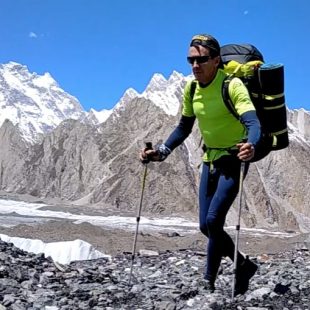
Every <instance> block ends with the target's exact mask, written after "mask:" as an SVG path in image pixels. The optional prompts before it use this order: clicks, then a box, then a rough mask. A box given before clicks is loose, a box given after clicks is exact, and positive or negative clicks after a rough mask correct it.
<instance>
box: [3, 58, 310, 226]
mask: <svg viewBox="0 0 310 310" xmlns="http://www.w3.org/2000/svg"><path fill="white" fill-rule="evenodd" d="M5 67H6V68H5V69H4V66H2V67H1V68H2V69H1V70H2V71H1V72H2V74H1V78H2V80H1V81H2V82H1V83H2V84H5V87H4V86H3V85H2V88H3V89H1V91H0V94H1V96H2V97H1V98H2V99H1V100H2V101H1V102H2V108H3V111H8V110H9V109H11V111H13V112H12V113H10V115H11V116H13V118H12V120H11V122H13V124H18V126H20V127H19V130H17V129H18V128H17V127H16V126H17V125H16V126H14V125H13V124H12V123H11V122H10V121H6V122H4V123H3V125H2V126H1V127H0V144H1V152H0V189H1V190H3V191H7V192H13V193H23V194H25V193H26V194H30V195H33V196H36V197H57V198H62V199H65V200H70V201H74V202H75V203H77V204H94V203H98V204H100V205H101V204H102V205H105V206H107V205H108V206H109V207H113V208H114V207H117V208H119V209H122V210H123V209H125V210H133V209H134V208H135V206H136V204H137V199H138V198H137V195H138V193H139V192H140V185H141V175H140V172H141V165H140V162H139V161H138V159H137V156H136V154H137V152H138V150H139V149H140V148H141V147H143V146H144V141H152V142H153V143H157V142H158V141H160V140H162V139H165V138H167V137H168V135H169V134H170V133H171V130H172V129H173V128H174V127H175V125H176V124H177V122H178V115H177V113H178V111H179V108H180V105H181V99H182V93H183V88H184V85H185V83H186V80H187V78H188V77H184V76H183V75H182V74H179V73H177V72H173V73H172V75H171V76H170V77H169V78H168V79H165V78H164V77H163V76H162V75H161V74H155V75H154V76H153V77H152V78H151V80H150V82H149V84H148V86H147V87H146V89H145V91H143V92H142V93H141V94H138V93H137V92H136V91H135V90H134V89H128V90H127V91H126V92H125V93H124V95H123V96H122V98H121V99H120V101H119V102H118V103H117V104H116V105H115V107H114V108H113V109H111V110H103V111H100V112H96V111H90V113H88V115H86V116H85V114H84V115H83V117H82V119H80V120H76V121H75V120H72V118H75V117H78V116H79V115H81V114H83V113H82V112H84V111H82V108H81V107H80V105H77V107H78V108H76V106H75V105H74V104H73V103H71V105H69V107H70V108H68V105H67V104H63V101H64V102H67V101H66V100H65V98H73V97H72V96H70V95H68V94H66V93H65V92H64V91H62V90H60V89H59V88H57V87H58V86H57V87H56V86H55V85H57V84H56V82H55V81H53V80H51V78H50V77H49V75H48V74H46V75H44V76H43V77H45V78H46V79H47V80H48V81H49V83H47V82H46V83H43V82H42V83H41V84H40V82H39V84H40V85H41V88H40V91H39V90H38V86H37V85H38V81H37V82H33V81H36V80H39V81H40V80H41V79H43V81H45V78H43V77H38V76H37V75H35V74H30V73H29V72H28V71H27V69H26V68H25V67H23V66H21V65H17V64H13V63H10V64H8V65H5ZM9 68H11V69H10V70H9ZM14 68H15V69H14ZM7 72H9V73H10V74H8V73H7ZM16 72H17V73H16ZM5 76H6V77H7V76H10V77H11V76H13V77H15V78H14V79H13V78H11V79H10V78H6V79H5V78H4V77H5ZM10 81H11V82H12V85H13V86H12V85H11V84H10V83H9V82H10ZM42 85H48V87H45V88H44V87H43V86H42ZM4 88H7V89H4ZM55 89H57V92H56V93H57V94H61V97H62V98H64V99H63V101H60V103H59V101H57V102H58V104H57V105H56V103H55V102H56V101H55V98H56V97H57V96H56V95H54V94H55V93H54V90H55ZM8 94H12V96H14V95H15V99H12V98H11V97H9V96H8ZM34 94H35V95H34ZM47 94H48V95H49V96H52V97H49V98H52V99H51V100H47V99H46V98H47ZM41 95H42V99H41V98H40V97H39V96H41ZM59 96H60V95H59ZM59 96H58V97H59ZM34 98H35V99H36V101H35V100H34ZM16 102H18V104H16ZM74 102H75V101H74ZM54 105H55V106H54ZM32 109H34V110H35V111H37V113H35V114H34V113H32ZM61 109H62V110H61ZM60 110H61V111H60ZM63 110H65V111H67V110H69V111H70V113H68V115H69V116H68V115H65V113H64V112H62V111H63ZM51 111H52V112H51ZM45 112H46V113H47V115H51V114H52V115H58V116H59V114H61V117H58V121H59V122H60V121H61V119H62V120H64V121H62V122H61V124H60V125H59V126H57V124H56V123H52V124H51V123H49V124H46V123H45V121H46V118H47V117H46V114H45ZM10 115H8V117H9V116H10ZM15 115H22V116H23V117H21V116H20V117H19V118H16V117H15V118H14V116H15ZM38 115H39V116H40V117H39V118H38ZM66 117H67V118H71V120H69V119H66ZM29 119H31V122H32V123H30V125H29V126H28V127H27V126H26V125H27V124H26V123H23V122H18V120H29ZM288 121H289V122H288V125H289V136H290V146H289V147H288V148H287V149H284V150H281V151H278V152H272V153H271V154H270V155H269V156H268V157H266V158H265V159H264V160H262V161H260V162H258V163H255V164H253V165H251V168H250V171H249V173H248V176H247V179H246V184H245V187H244V191H245V195H244V196H245V200H246V202H245V205H246V206H245V208H244V209H245V212H244V213H243V221H244V223H245V225H246V226H248V227H257V226H259V227H265V228H266V227H267V228H281V229H284V230H301V231H310V218H309V217H308V209H309V201H310V193H309V191H308V189H307V184H309V182H310V172H309V169H310V167H309V164H308V162H309V153H310V143H309V132H310V129H309V128H310V125H309V124H310V114H309V112H308V111H305V110H302V109H301V110H294V111H288ZM36 122H38V124H37V123H36ZM53 126H54V127H56V128H55V129H54V130H52V128H53ZM25 128H26V129H27V128H28V129H27V130H26V129H25ZM24 129H25V131H24V132H23V137H24V138H25V137H27V138H29V137H31V134H33V133H38V132H39V133H42V132H43V133H44V135H43V136H42V140H41V142H40V143H33V144H29V143H28V142H27V141H26V140H23V139H22V138H21V137H20V131H21V130H24ZM46 129H48V130H46ZM45 130H46V131H48V132H47V133H46V131H45ZM199 137H200V135H199V134H198V130H197V126H196V127H195V128H194V130H193V133H192V134H191V135H190V137H189V138H188V139H187V140H186V141H185V143H184V144H183V145H182V146H180V147H179V148H177V149H176V150H175V151H174V152H173V154H171V156H169V158H168V159H167V160H166V161H165V162H163V163H160V164H159V165H158V166H156V168H155V167H153V166H152V165H150V169H151V170H152V171H151V173H150V175H149V182H150V184H151V185H152V186H150V189H149V197H148V211H149V212H152V213H163V214H171V213H176V214H179V213H184V212H189V213H191V214H193V213H195V210H196V208H197V201H196V199H197V190H198V184H199V171H198V169H197V166H198V164H200V162H201V152H200V147H199ZM29 140H30V138H29V139H28V141H29ZM288 159H289V160H288ZM152 167H153V168H152ZM176 176H177V177H176ZM232 215H233V216H236V214H233V212H232ZM228 220H229V219H228ZM230 223H232V222H230Z"/></svg>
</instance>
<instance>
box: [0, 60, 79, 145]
mask: <svg viewBox="0 0 310 310" xmlns="http://www.w3.org/2000/svg"><path fill="white" fill-rule="evenodd" d="M83 113H84V112H83V108H82V106H81V105H80V103H79V101H78V100H77V99H76V98H75V97H73V96H71V95H70V94H68V93H66V92H65V91H64V90H63V89H61V88H60V87H59V85H58V84H57V82H56V81H55V80H54V79H53V78H52V77H51V75H50V74H49V73H45V74H44V75H38V74H36V73H30V72H29V70H28V68H27V67H26V66H24V65H21V64H18V63H16V62H9V63H7V64H3V65H0V126H1V125H2V124H3V122H4V121H5V119H9V120H10V121H11V122H12V123H13V124H14V125H18V128H19V130H20V131H21V134H22V136H23V137H24V138H25V139H26V140H28V141H34V140H36V138H37V136H38V134H46V133H47V132H50V131H51V130H53V129H55V128H56V127H57V126H58V125H59V124H60V123H61V122H62V121H63V120H65V119H68V118H72V119H79V118H80V117H81V116H82V115H83Z"/></svg>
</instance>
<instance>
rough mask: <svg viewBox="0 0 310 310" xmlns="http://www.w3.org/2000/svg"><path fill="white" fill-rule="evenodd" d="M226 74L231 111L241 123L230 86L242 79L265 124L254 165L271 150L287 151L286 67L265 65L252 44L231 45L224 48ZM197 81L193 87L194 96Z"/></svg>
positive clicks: (226, 97) (224, 93) (225, 94)
mask: <svg viewBox="0 0 310 310" xmlns="http://www.w3.org/2000/svg"><path fill="white" fill-rule="evenodd" d="M221 59H222V63H223V67H224V71H225V72H226V73H227V74H228V75H227V78H226V79H225V80H224V81H223V86H222V96H223V100H224V102H225V105H226V107H227V109H228V110H229V111H230V112H231V113H232V114H233V115H234V116H235V117H236V118H237V119H238V120H239V119H240V116H239V115H238V113H237V111H236V109H235V107H234V104H233V103H232V101H231V99H230V97H229V93H228V86H229V83H230V81H231V80H232V79H233V78H234V77H239V78H240V79H241V80H242V81H243V83H244V84H245V86H246V87H247V89H248V91H249V94H250V97H251V100H252V102H253V104H254V106H255V109H256V113H257V117H258V119H259V121H260V123H261V131H262V134H261V137H260V140H259V142H258V144H257V146H256V148H255V157H254V158H253V159H252V160H251V161H252V162H255V161H258V160H260V159H262V158H264V157H265V156H267V155H268V154H269V153H270V152H271V151H274V150H280V149H283V148H286V147H287V146H288V144H289V140H288V130H287V120H286V106H285V96H284V67H283V65H282V64H276V65H273V64H264V58H263V55H262V54H261V52H260V51H259V50H258V49H257V48H256V47H255V46H253V45H250V44H243V45H238V44H228V45H224V46H222V47H221ZM195 89H196V81H193V82H192V84H191V88H190V97H191V98H193V97H194V93H195Z"/></svg>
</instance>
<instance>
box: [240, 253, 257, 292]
mask: <svg viewBox="0 0 310 310" xmlns="http://www.w3.org/2000/svg"><path fill="white" fill-rule="evenodd" d="M257 269H258V266H257V265H256V264H254V263H253V262H252V261H250V260H249V258H248V257H246V259H245V260H244V261H243V262H242V264H241V265H239V266H238V267H237V274H236V286H235V294H234V295H235V296H237V295H239V294H244V293H245V292H246V291H247V290H248V288H249V282H250V279H251V278H252V277H253V276H254V274H255V272H256V271H257Z"/></svg>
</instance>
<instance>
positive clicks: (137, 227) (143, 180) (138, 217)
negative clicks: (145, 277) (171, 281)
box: [128, 142, 153, 287]
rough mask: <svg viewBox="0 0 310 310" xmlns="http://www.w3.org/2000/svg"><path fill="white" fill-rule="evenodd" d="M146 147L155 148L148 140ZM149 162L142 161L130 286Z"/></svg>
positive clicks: (147, 160) (147, 148)
mask: <svg viewBox="0 0 310 310" xmlns="http://www.w3.org/2000/svg"><path fill="white" fill-rule="evenodd" d="M145 149H146V150H151V149H153V146H152V142H146V143H145ZM149 162H150V161H149V159H148V158H146V159H145V160H143V161H142V163H143V165H144V172H143V177H142V188H141V195H140V203H139V208H138V211H137V217H136V222H137V224H136V232H135V238H134V241H133V245H132V252H131V265H130V273H129V281H128V287H130V284H131V277H132V270H133V263H134V259H135V253H136V245H137V237H138V231H139V223H140V216H141V210H142V202H143V194H144V189H145V180H146V175H147V164H148V163H149Z"/></svg>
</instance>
